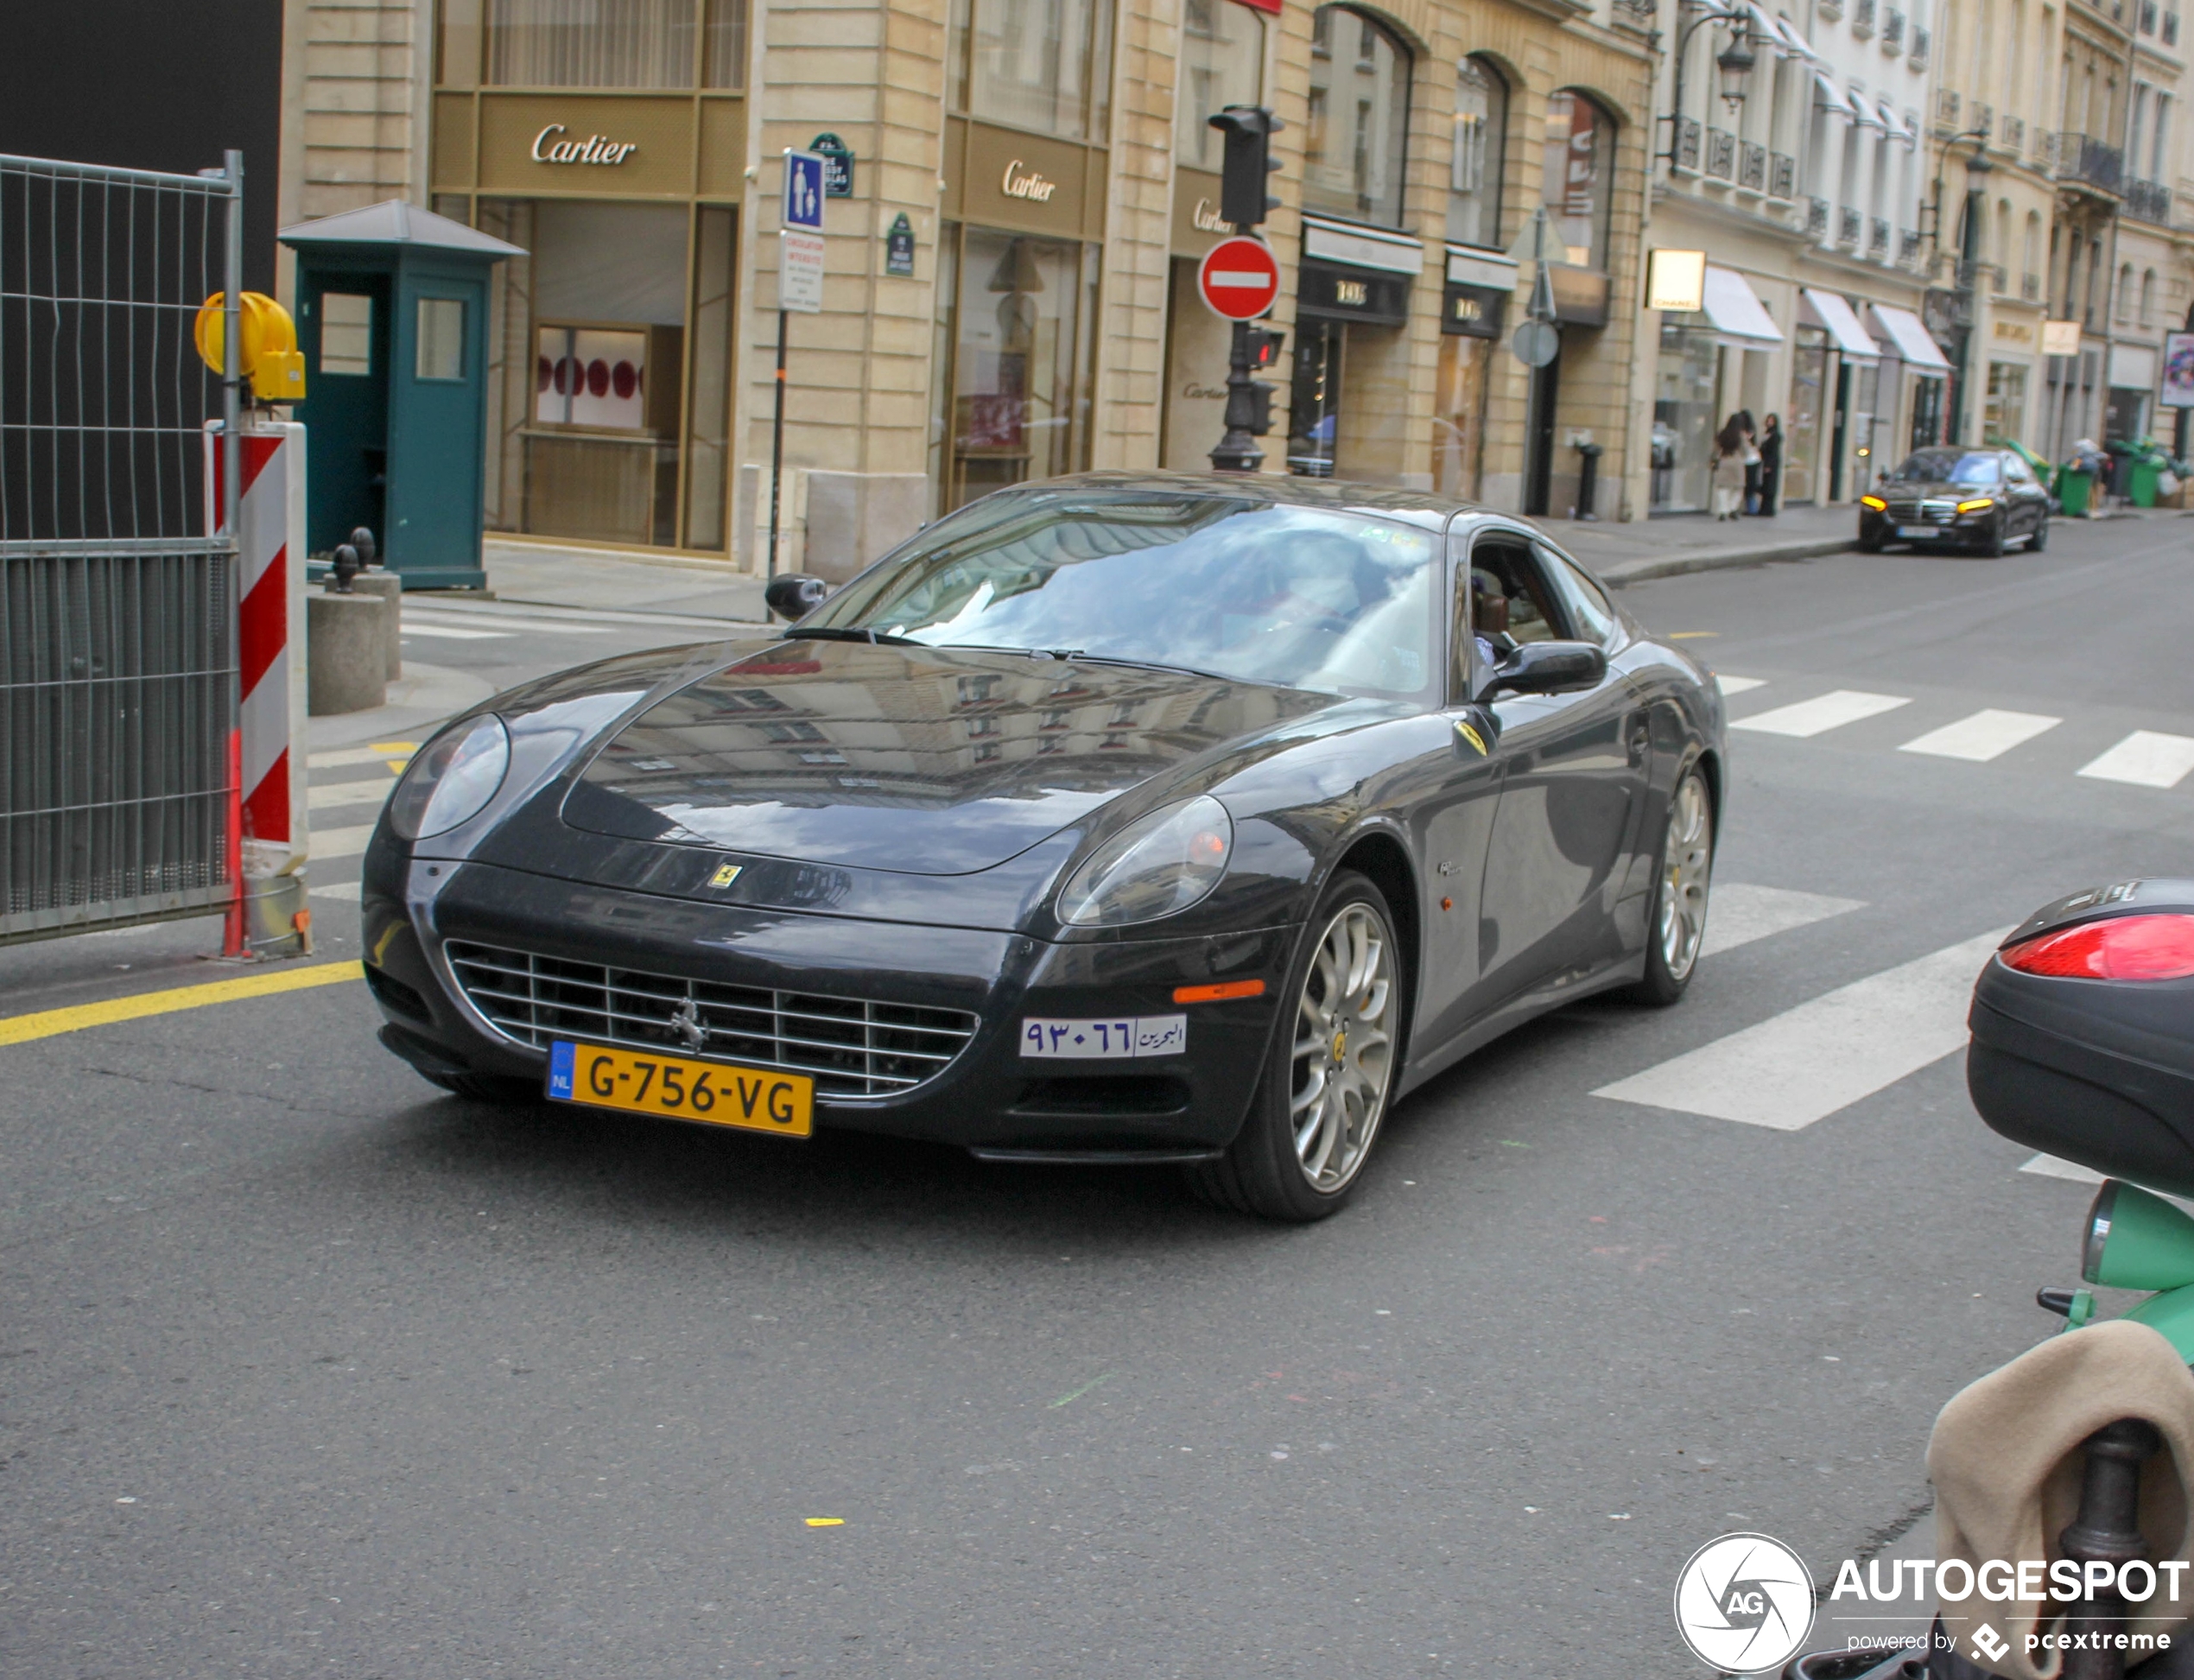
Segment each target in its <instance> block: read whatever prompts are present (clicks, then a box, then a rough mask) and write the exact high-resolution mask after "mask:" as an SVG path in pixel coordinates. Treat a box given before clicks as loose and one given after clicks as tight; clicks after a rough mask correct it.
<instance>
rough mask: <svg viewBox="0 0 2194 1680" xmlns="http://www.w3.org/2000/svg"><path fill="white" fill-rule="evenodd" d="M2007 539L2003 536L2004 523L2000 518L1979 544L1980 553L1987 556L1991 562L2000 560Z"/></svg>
mask: <svg viewBox="0 0 2194 1680" xmlns="http://www.w3.org/2000/svg"><path fill="white" fill-rule="evenodd" d="M2006 546H2007V538H2006V537H2005V536H2004V522H2003V520H2002V519H2001V518H1999V519H1998V520H1997V521H1996V523H1995V526H1994V529H1992V530H1990V531H1989V533H1988V536H1987V537H1986V538H1985V539H1984V540H1983V541H1982V544H1981V552H1982V554H1984V555H1988V558H1989V559H1991V560H2001V559H2002V558H2003V557H2004V550H2005V548H2006Z"/></svg>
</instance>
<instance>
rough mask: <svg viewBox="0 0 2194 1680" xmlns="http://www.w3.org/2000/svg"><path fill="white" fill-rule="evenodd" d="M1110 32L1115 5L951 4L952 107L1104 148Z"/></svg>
mask: <svg viewBox="0 0 2194 1680" xmlns="http://www.w3.org/2000/svg"><path fill="white" fill-rule="evenodd" d="M1112 29H1113V6H1112V0H953V5H952V35H951V40H950V42H949V44H948V49H947V50H948V59H947V64H948V75H949V76H950V77H951V79H952V88H951V92H952V105H953V108H954V110H955V111H964V112H966V113H967V115H968V116H970V117H981V118H982V119H984V120H985V121H986V122H992V123H1005V124H1010V125H1011V126H1012V127H1014V128H1022V129H1032V130H1035V131H1036V132H1037V133H1039V134H1049V135H1056V136H1058V137H1059V138H1060V139H1062V140H1089V141H1095V142H1099V143H1101V142H1102V141H1103V140H1104V138H1105V130H1106V124H1107V118H1108V116H1109V114H1110V105H1111V92H1112V67H1113V41H1112Z"/></svg>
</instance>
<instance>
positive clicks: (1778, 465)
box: [1759, 415, 1783, 518]
mask: <svg viewBox="0 0 2194 1680" xmlns="http://www.w3.org/2000/svg"><path fill="white" fill-rule="evenodd" d="M1782 488H1783V422H1781V421H1780V420H1779V419H1778V418H1776V416H1775V415H1768V416H1767V418H1766V421H1765V422H1762V424H1761V428H1760V507H1759V511H1760V514H1761V515H1762V516H1763V517H1767V518H1772V517H1774V514H1775V498H1777V497H1778V496H1779V495H1780V494H1781V493H1782Z"/></svg>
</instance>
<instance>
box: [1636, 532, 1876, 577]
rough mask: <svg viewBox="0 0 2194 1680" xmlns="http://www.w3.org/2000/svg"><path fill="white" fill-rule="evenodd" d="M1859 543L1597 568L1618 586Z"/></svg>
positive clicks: (1774, 546)
mask: <svg viewBox="0 0 2194 1680" xmlns="http://www.w3.org/2000/svg"><path fill="white" fill-rule="evenodd" d="M1858 547H1859V544H1858V542H1857V540H1856V539H1855V538H1853V537H1848V536H1835V537H1815V538H1810V539H1808V540H1807V541H1804V542H1774V543H1769V544H1767V545H1766V546H1765V547H1762V548H1716V549H1709V550H1708V551H1706V552H1704V553H1701V554H1690V555H1671V556H1670V557H1669V558H1667V559H1665V560H1638V561H1619V562H1617V564H1616V565H1614V566H1609V567H1601V568H1599V569H1598V576H1599V578H1600V580H1601V582H1603V583H1606V584H1608V585H1610V586H1613V587H1614V588H1617V589H1622V588H1626V587H1627V586H1630V585H1631V584H1633V583H1651V582H1652V581H1653V580H1655V579H1656V578H1677V577H1683V576H1685V575H1686V574H1690V573H1692V572H1719V571H1722V570H1723V569H1724V568H1725V567H1733V566H1766V565H1769V564H1772V562H1773V561H1779V560H1817V559H1819V558H1820V557H1821V556H1822V555H1841V554H1851V553H1855V552H1856V551H1857V549H1858Z"/></svg>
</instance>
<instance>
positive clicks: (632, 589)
mask: <svg viewBox="0 0 2194 1680" xmlns="http://www.w3.org/2000/svg"><path fill="white" fill-rule="evenodd" d="M483 563H484V564H485V566H486V567H487V586H488V589H489V591H490V593H492V594H493V595H494V597H495V599H498V600H502V601H513V602H520V603H523V604H525V605H534V606H570V607H586V608H589V609H593V610H597V611H606V612H615V611H618V610H619V609H622V610H624V611H625V612H668V613H673V614H675V615H676V616H678V617H680V618H725V619H732V620H736V621H739V622H741V623H746V624H759V623H761V622H762V621H763V620H764V618H767V617H768V614H767V613H766V612H764V609H763V606H762V580H760V579H759V578H756V577H750V576H748V575H747V574H745V573H743V572H739V571H737V570H735V569H733V568H732V566H731V565H730V564H729V563H728V562H726V561H711V560H677V559H673V558H671V557H669V556H668V555H640V554H630V553H626V552H625V551H623V550H621V549H616V548H579V547H575V546H574V547H571V548H561V547H558V548H550V547H548V546H546V545H544V544H541V543H536V542H497V541H496V540H495V539H494V538H493V537H490V538H489V539H488V541H487V542H486V544H485V548H484V555H483Z"/></svg>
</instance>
